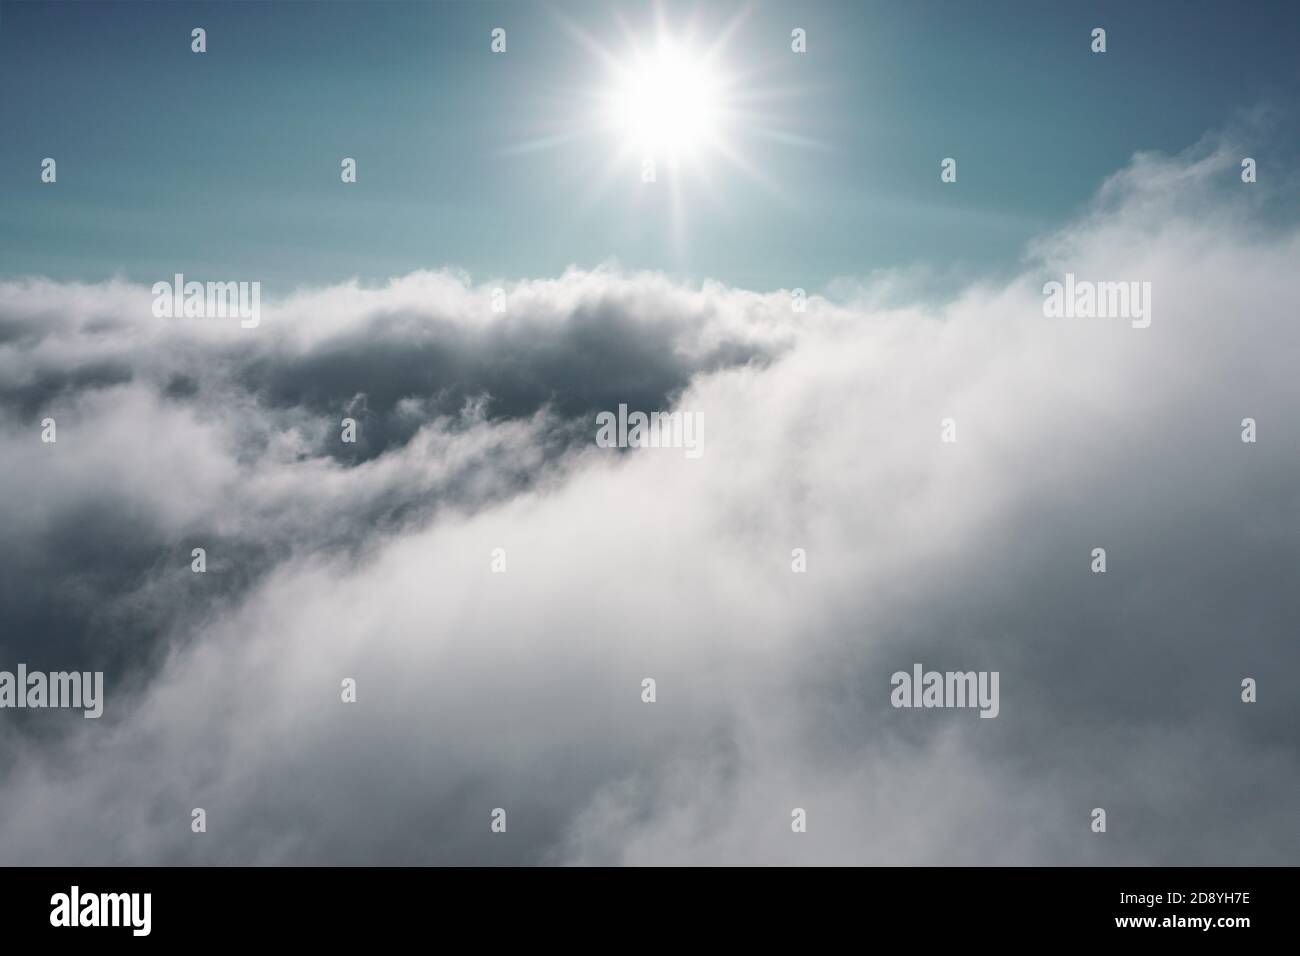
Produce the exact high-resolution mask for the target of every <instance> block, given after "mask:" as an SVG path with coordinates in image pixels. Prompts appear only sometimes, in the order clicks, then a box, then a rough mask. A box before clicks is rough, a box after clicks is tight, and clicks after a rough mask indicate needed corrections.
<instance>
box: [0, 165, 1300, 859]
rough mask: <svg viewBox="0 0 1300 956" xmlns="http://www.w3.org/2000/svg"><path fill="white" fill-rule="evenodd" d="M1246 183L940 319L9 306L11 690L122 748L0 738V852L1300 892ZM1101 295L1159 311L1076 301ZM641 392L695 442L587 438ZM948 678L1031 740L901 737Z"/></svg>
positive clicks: (458, 287) (942, 723)
mask: <svg viewBox="0 0 1300 956" xmlns="http://www.w3.org/2000/svg"><path fill="white" fill-rule="evenodd" d="M1236 155H1237V154H1236V153H1235V152H1234V151H1233V150H1231V149H1229V148H1227V147H1226V146H1221V145H1210V146H1202V147H1201V148H1200V149H1199V150H1198V151H1196V152H1193V153H1190V154H1188V155H1186V156H1183V157H1174V158H1169V157H1163V158H1158V157H1139V158H1138V159H1137V160H1136V161H1135V163H1134V164H1133V165H1132V166H1131V167H1130V168H1129V169H1127V170H1125V171H1124V172H1122V173H1121V174H1119V176H1118V177H1117V178H1116V179H1114V180H1112V183H1111V184H1109V185H1108V186H1107V187H1106V188H1104V189H1103V191H1102V193H1101V195H1100V196H1099V198H1098V203H1097V205H1096V206H1095V208H1092V209H1090V210H1087V211H1085V212H1084V213H1083V214H1082V215H1081V216H1080V217H1079V219H1078V220H1076V221H1075V222H1073V223H1071V224H1069V225H1068V226H1066V227H1065V228H1063V229H1062V230H1061V231H1060V232H1059V233H1057V234H1055V235H1052V236H1048V237H1044V238H1043V239H1042V241H1041V242H1040V243H1038V244H1037V245H1036V246H1035V247H1034V248H1033V249H1031V250H1030V253H1029V256H1028V258H1027V259H1026V262H1025V265H1024V269H1023V271H1022V273H1021V274H1020V275H1018V276H1016V277H1014V278H1012V279H1010V280H1008V281H992V280H990V281H986V282H983V283H975V284H971V285H969V286H967V287H966V288H965V289H964V290H962V291H960V292H958V293H956V294H953V295H951V296H949V297H947V298H946V300H945V301H944V302H943V303H942V304H936V303H935V302H934V301H932V300H931V301H917V302H916V303H915V304H912V305H909V304H907V302H906V301H905V298H906V297H905V296H901V295H900V293H899V290H900V289H906V288H907V287H908V284H907V283H903V284H901V285H900V284H899V283H893V284H891V285H889V286H888V288H887V290H886V294H873V293H872V291H871V288H870V287H869V286H870V284H868V287H864V289H863V290H862V292H861V294H860V295H858V294H856V293H855V294H854V295H853V296H850V297H848V299H847V301H844V302H842V303H841V304H834V303H832V302H830V301H828V300H826V299H823V298H820V297H816V296H814V297H811V298H810V300H809V306H808V311H807V312H805V313H796V312H794V311H793V310H792V309H791V305H790V299H789V296H788V294H786V293H784V292H776V293H770V294H758V293H753V292H747V291H744V290H737V289H731V288H727V287H723V286H720V285H717V284H713V283H707V284H705V285H703V286H699V287H687V286H685V285H682V284H680V283H676V282H674V281H672V280H670V279H668V278H665V277H663V276H658V275H646V274H631V273H625V272H622V271H619V270H615V269H608V270H599V271H596V272H580V271H570V272H568V273H566V274H565V275H563V276H561V277H559V278H558V279H553V280H538V281H528V282H521V283H518V284H515V285H511V286H509V287H508V289H507V291H508V302H509V305H508V310H507V312H506V313H505V314H504V315H497V314H494V313H492V311H491V309H490V298H491V289H490V288H488V287H486V286H476V285H474V284H473V283H472V282H471V281H470V280H469V279H468V278H467V277H465V276H462V275H459V274H455V273H420V274H416V275H413V276H407V277H404V278H402V279H397V280H394V281H393V282H392V283H390V284H388V285H387V286H385V287H383V288H377V289H363V288H360V287H358V286H357V285H355V284H350V285H344V286H340V287H334V288H330V289H322V290H314V291H304V292H302V293H300V294H298V295H295V296H293V297H291V298H289V299H286V300H284V301H282V302H279V303H272V304H271V305H269V306H266V307H265V316H264V320H263V322H262V325H261V326H260V327H259V328H258V329H256V330H240V329H239V328H238V324H237V323H232V324H231V325H230V326H229V327H221V326H220V320H195V321H193V322H190V323H176V322H173V323H170V324H168V323H162V322H160V321H159V320H155V319H152V317H151V316H150V313H149V296H148V290H147V289H143V288H141V287H134V286H130V285H128V284H125V283H109V284H105V285H102V286H77V285H65V284H58V283H52V282H46V281H42V280H29V281H24V282H18V283H7V284H0V330H3V333H2V334H0V375H2V376H3V378H0V381H3V382H4V383H5V384H4V387H3V390H2V391H0V396H2V397H3V409H4V412H3V414H4V419H3V432H2V436H0V442H2V443H3V454H4V458H5V461H6V462H12V463H13V467H12V468H9V469H6V472H5V476H4V478H3V479H0V480H2V481H3V486H0V492H3V494H4V501H5V506H4V508H3V510H2V511H0V520H2V521H3V531H4V535H5V540H6V541H7V542H13V543H14V546H13V547H10V548H6V552H5V557H4V559H3V560H4V562H5V566H4V567H3V568H2V569H0V571H2V572H3V575H2V580H3V581H4V582H5V584H4V585H3V587H4V592H3V605H2V606H3V613H4V619H5V621H6V627H5V634H6V637H5V639H4V642H3V644H0V651H2V652H3V658H2V659H3V660H4V661H5V662H9V661H16V660H26V661H27V662H28V663H29V664H30V665H31V666H33V667H37V666H43V667H46V668H48V669H56V667H61V666H79V667H82V668H89V667H90V666H91V664H92V662H94V663H99V662H103V665H104V667H105V668H106V669H107V670H108V671H109V673H108V675H107V676H108V682H109V694H108V703H107V707H106V712H105V717H104V718H103V719H102V720H100V721H84V720H80V719H79V718H78V719H72V718H69V719H66V720H65V719H62V718H63V717H64V716H65V715H63V714H57V715H56V714H51V713H50V712H38V713H26V714H25V715H24V716H23V719H22V720H21V721H17V720H14V719H12V715H13V712H6V715H5V718H4V723H3V725H0V726H3V728H4V729H3V730H2V731H0V760H2V761H3V767H4V773H3V777H2V778H0V779H2V780H3V782H2V783H0V806H2V807H3V808H4V810H3V812H0V861H2V862H5V863H228V864H229V863H507V862H512V863H516V862H517V863H541V862H578V863H652V864H653V863H721V862H732V863H756V864H762V863H785V862H799V863H921V864H924V863H932V864H943V863H981V864H1021V863H1048V864H1054V863H1086V864H1091V863H1113V864H1154V863H1185V864H1196V863H1211V864H1226V863H1289V864H1294V863H1296V862H1297V861H1298V860H1300V841H1298V840H1297V838H1296V837H1295V835H1294V833H1295V830H1294V826H1293V816H1294V801H1293V798H1292V796H1291V795H1292V794H1294V793H1295V792H1296V790H1297V785H1298V784H1300V767H1298V766H1297V760H1296V756H1295V754H1296V743H1297V741H1296V731H1295V728H1296V727H1297V726H1300V704H1298V703H1297V698H1296V696H1295V695H1294V694H1293V693H1290V692H1289V689H1290V687H1292V686H1293V685H1294V675H1295V672H1296V668H1297V666H1298V665H1300V650H1298V649H1297V645H1296V642H1295V640H1294V635H1293V634H1292V633H1291V629H1290V623H1289V622H1291V621H1294V620H1295V619H1296V614H1297V612H1300V606H1298V605H1300V598H1298V597H1297V596H1296V595H1297V590H1296V589H1295V588H1294V587H1293V586H1292V584H1293V581H1292V578H1293V573H1292V569H1294V568H1295V567H1297V566H1300V564H1298V562H1300V553H1298V552H1300V543H1298V542H1300V535H1297V532H1298V531H1300V527H1297V525H1298V524H1300V507H1297V506H1298V505H1300V490H1298V489H1300V481H1297V478H1300V474H1298V472H1300V456H1297V455H1296V451H1297V440H1296V435H1297V426H1296V423H1295V417H1294V409H1295V407H1296V399H1297V388H1298V387H1297V385H1296V384H1295V377H1294V368H1295V365H1296V359H1297V351H1298V349H1297V345H1298V344H1300V340H1298V338H1297V333H1296V331H1295V325H1294V321H1293V316H1292V315H1291V314H1290V310H1291V308H1292V303H1294V301H1295V298H1296V293H1297V291H1298V290H1297V281H1298V280H1297V278H1296V276H1295V270H1294V267H1293V264H1294V262H1296V261H1297V253H1300V233H1298V232H1297V229H1296V224H1295V223H1292V224H1291V225H1290V226H1289V227H1288V228H1286V229H1281V230H1279V229H1278V228H1270V229H1268V230H1257V229H1255V228H1254V227H1253V225H1252V219H1251V217H1250V215H1249V214H1248V212H1249V209H1250V208H1251V206H1250V204H1249V203H1248V200H1253V199H1255V197H1254V194H1249V193H1247V191H1248V190H1253V189H1256V188H1260V189H1264V188H1267V187H1264V186H1263V185H1262V184H1260V185H1259V186H1258V187H1257V186H1254V185H1252V186H1243V185H1236V186H1234V185H1233V183H1234V181H1235V175H1236V174H1235V163H1236V159H1235V158H1234V157H1235V156H1236ZM1171 181H1172V182H1175V183H1176V184H1177V188H1176V189H1171V188H1170V186H1169V183H1170V182H1171ZM1066 271H1070V272H1073V273H1075V274H1077V275H1078V276H1080V277H1083V278H1089V279H1093V280H1096V281H1127V280H1140V281H1149V282H1151V283H1152V288H1153V315H1152V319H1153V320H1152V324H1151V326H1150V328H1147V329H1134V328H1132V327H1131V326H1130V323H1129V322H1127V321H1125V320H1112V319H1046V318H1044V316H1043V311H1042V293H1041V288H1042V284H1043V283H1044V282H1045V281H1047V280H1048V279H1051V278H1058V279H1059V278H1060V277H1061V275H1062V274H1063V273H1064V272H1066ZM619 402H626V403H628V404H629V405H631V406H632V407H634V408H637V407H639V408H644V409H646V410H650V409H653V408H676V409H680V410H688V411H692V412H695V413H698V414H702V415H703V416H704V418H705V420H706V421H707V423H708V425H707V429H706V432H705V453H704V455H703V457H702V458H701V459H699V460H698V461H694V460H690V459H687V458H686V457H685V456H684V455H682V454H680V453H679V452H676V451H673V450H668V449H630V450H627V451H622V452H620V451H618V450H611V449H601V448H597V447H595V445H594V442H593V436H594V427H593V425H592V420H593V417H594V413H595V412H596V411H598V410H601V409H604V408H613V407H616V406H617V404H618V403H619ZM349 411H355V412H357V415H358V420H359V421H360V422H361V432H362V434H363V435H364V436H365V442H366V444H365V445H364V446H363V447H362V448H360V449H357V450H356V452H355V453H354V452H353V451H352V450H351V449H349V448H346V447H344V446H342V445H341V443H339V442H338V441H337V438H338V432H337V428H338V422H339V419H340V418H341V417H342V416H343V415H344V414H345V413H347V412H349ZM45 415H53V416H54V417H55V418H56V419H57V420H58V422H59V441H58V443H57V444H56V445H42V444H40V443H39V441H38V438H37V435H38V432H39V425H38V422H39V420H40V419H41V418H42V417H44V416H45ZM1244 417H1253V418H1255V419H1256V420H1257V421H1258V423H1259V436H1260V438H1259V442H1258V443H1256V444H1254V445H1247V444H1243V443H1242V442H1241V441H1240V439H1239V433H1240V422H1241V419H1242V418H1244ZM944 418H952V419H954V420H955V421H956V424H957V435H958V440H957V442H956V443H953V444H944V443H941V442H940V441H939V433H940V421H941V419H944ZM193 546H206V547H207V548H208V551H209V562H210V563H209V569H210V570H209V572H208V573H207V574H206V575H194V574H192V573H191V572H190V571H189V569H188V562H189V549H190V548H191V547H193ZM796 547H799V548H804V549H806V551H807V555H808V571H807V573H806V574H793V573H791V570H790V555H791V550H792V549H793V548H796ZM1095 547H1105V548H1106V549H1107V553H1108V571H1107V573H1106V574H1104V575H1095V574H1092V573H1090V571H1089V562H1090V552H1091V550H1092V549H1093V548H1095ZM495 548H503V549H505V552H506V555H507V562H508V563H507V571H506V573H504V574H496V573H493V572H492V571H491V568H490V554H491V552H492V550H493V549H495ZM914 662H922V663H923V664H924V665H925V666H927V667H931V668H935V669H939V670H971V669H974V670H997V671H999V673H1000V674H1001V712H1000V715H999V716H998V718H997V719H996V720H980V719H978V718H977V717H976V715H975V713H974V712H970V711H960V710H895V709H893V708H891V707H890V706H889V690H890V684H889V678H890V675H891V674H892V673H893V672H894V671H896V670H900V669H910V667H911V665H912V664H913V663H914ZM1247 676H1250V677H1255V678H1256V679H1258V680H1259V682H1260V685H1259V686H1260V699H1259V702H1258V703H1256V704H1249V705H1247V704H1243V703H1241V702H1240V699H1239V686H1240V681H1241V679H1242V678H1243V677H1247ZM344 677H353V678H355V679H356V681H357V687H358V700H357V703H355V704H343V703H341V701H340V698H339V684H340V680H341V679H342V678H344ZM645 677H653V678H654V679H655V680H656V682H657V693H658V697H657V701H656V702H655V703H654V704H646V703H643V702H642V701H641V697H640V692H641V681H642V679H643V678H645ZM199 806H201V807H204V808H205V809H206V810H207V812H208V828H209V832H208V833H207V834H203V835H195V834H192V833H191V832H190V830H189V819H190V816H189V814H190V810H191V808H193V807H199ZM1097 806H1101V807H1105V808H1106V809H1107V812H1108V823H1109V831H1108V832H1107V833H1106V834H1104V835H1097V834H1092V833H1091V832H1089V827H1088V824H1089V819H1090V818H1089V812H1090V810H1091V809H1092V808H1093V807H1097ZM495 807H504V808H506V810H507V813H508V830H507V833H505V834H493V833H491V832H490V829H489V823H490V813H491V811H492V809H493V808H495ZM795 807H801V808H804V809H806V811H807V814H808V832H807V833H806V834H793V833H792V832H791V830H790V825H789V824H790V812H791V810H792V809H793V808H795Z"/></svg>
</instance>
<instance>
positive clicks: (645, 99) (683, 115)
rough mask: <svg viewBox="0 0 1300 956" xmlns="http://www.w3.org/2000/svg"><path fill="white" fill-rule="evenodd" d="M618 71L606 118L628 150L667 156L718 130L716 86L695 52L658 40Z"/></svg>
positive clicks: (692, 147)
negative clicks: (619, 73)
mask: <svg viewBox="0 0 1300 956" xmlns="http://www.w3.org/2000/svg"><path fill="white" fill-rule="evenodd" d="M620 72H621V75H620V76H619V78H618V81H617V83H616V85H615V89H614V92H613V95H612V96H611V97H610V102H609V110H610V120H611V122H612V123H613V125H614V126H615V128H616V129H618V130H619V131H620V132H621V133H622V135H623V137H624V138H625V140H626V143H627V145H628V146H630V147H631V148H633V149H636V150H641V151H643V152H646V153H662V154H666V155H669V156H673V155H677V154H680V153H685V152H691V151H694V150H697V149H699V148H700V147H701V146H704V145H706V144H708V143H709V142H711V141H713V140H715V139H716V138H717V137H718V135H719V134H720V129H719V127H720V125H721V123H722V119H723V115H722V109H721V103H720V100H719V96H720V84H719V81H718V78H717V77H716V76H715V75H714V74H713V72H712V71H711V70H710V69H709V67H708V64H707V63H705V62H704V60H703V58H702V57H701V56H699V55H698V54H694V53H692V51H690V50H688V49H685V48H683V47H680V46H678V45H676V44H674V43H671V42H669V41H667V40H663V41H661V42H660V43H659V44H658V45H657V46H656V48H655V49H654V50H653V52H651V53H650V54H648V55H639V56H636V57H635V58H634V59H633V60H632V62H631V63H629V64H628V65H627V66H626V67H625V68H624V69H623V70H621V71H620Z"/></svg>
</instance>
